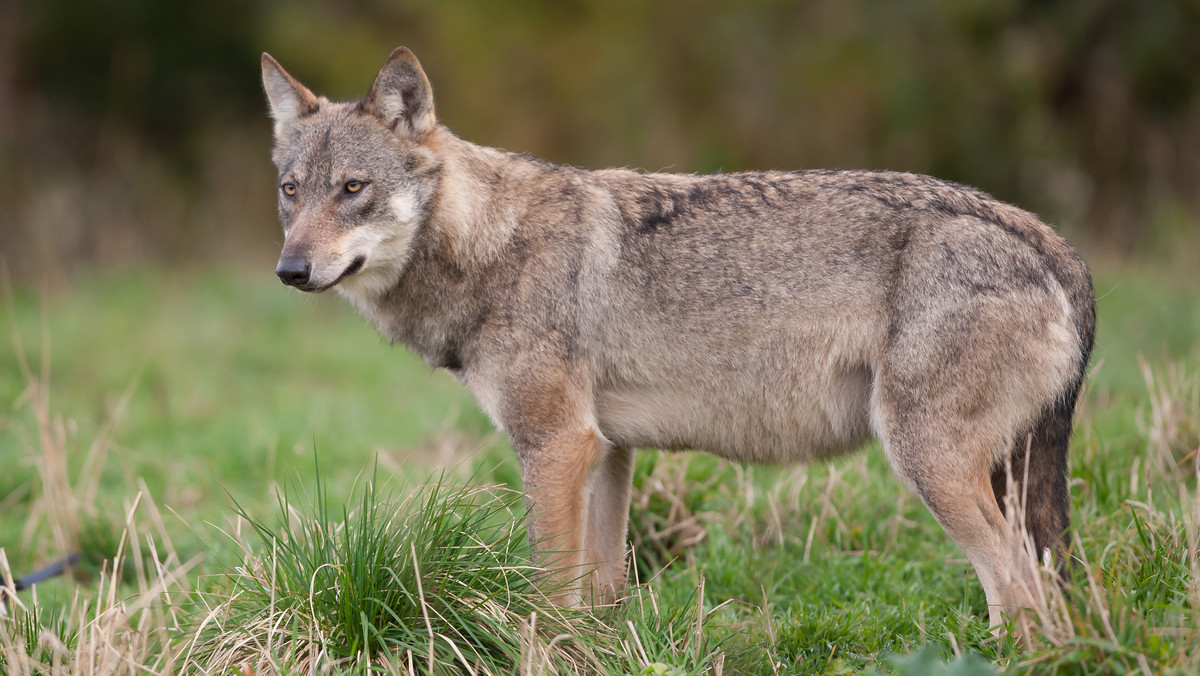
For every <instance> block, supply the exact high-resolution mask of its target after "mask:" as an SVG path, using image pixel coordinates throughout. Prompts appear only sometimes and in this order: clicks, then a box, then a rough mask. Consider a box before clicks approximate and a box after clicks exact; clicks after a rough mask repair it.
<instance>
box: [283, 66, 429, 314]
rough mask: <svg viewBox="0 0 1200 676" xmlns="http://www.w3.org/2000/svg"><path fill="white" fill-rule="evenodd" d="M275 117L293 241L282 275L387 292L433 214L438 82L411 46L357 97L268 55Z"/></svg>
mask: <svg viewBox="0 0 1200 676" xmlns="http://www.w3.org/2000/svg"><path fill="white" fill-rule="evenodd" d="M262 73H263V85H264V87H265V88H266V90H267V99H268V100H269V102H270V107H271V117H272V118H273V119H274V122H275V148H274V151H273V153H272V159H273V160H274V162H275V166H276V167H278V168H279V185H278V191H279V220H280V221H281V222H282V223H283V231H284V244H283V252H282V253H281V254H280V257H279V265H278V267H277V268H276V269H275V272H276V274H278V275H279V278H280V279H281V280H283V283H284V284H287V285H289V286H294V287H296V288H297V289H300V290H302V291H324V290H325V289H328V288H331V287H334V286H338V288H339V290H341V291H343V292H345V293H348V294H356V295H357V294H370V293H377V292H380V291H383V290H385V289H387V288H389V287H390V286H391V285H394V284H395V283H396V281H397V280H398V279H399V277H400V275H401V274H402V273H403V271H404V267H405V264H406V263H407V261H408V259H409V256H410V252H411V246H412V242H413V238H414V237H415V236H416V234H417V232H418V231H419V230H420V228H421V226H422V225H423V223H424V222H425V221H426V219H427V218H428V211H429V205H430V201H431V200H432V198H433V195H434V193H435V192H436V190H437V184H438V176H439V167H440V165H439V162H438V160H437V157H436V156H435V155H434V153H433V152H432V151H431V150H430V149H429V148H428V147H427V146H426V145H425V141H427V140H428V137H429V136H430V135H431V134H432V133H433V132H434V131H435V129H436V127H437V120H436V118H435V117H434V112H433V91H432V89H431V88H430V86H429V80H428V79H427V78H426V77H425V73H424V71H422V70H421V64H420V63H418V62H417V58H416V57H415V56H413V53H412V52H411V51H409V50H408V49H407V48H405V47H400V48H399V49H397V50H396V51H394V52H392V54H391V56H390V57H388V60H387V63H385V64H384V65H383V68H382V69H381V70H380V71H379V75H377V76H376V77H375V82H374V84H373V85H372V86H371V90H370V92H368V93H367V95H366V97H365V98H363V99H362V100H361V101H357V102H353V103H335V102H330V101H329V100H327V99H325V98H324V97H317V96H315V95H314V94H313V93H312V92H311V91H309V90H308V89H307V88H306V87H305V86H304V85H302V84H300V83H299V82H298V81H297V80H296V79H295V78H293V77H292V76H291V75H289V74H288V73H287V72H286V71H284V70H283V68H282V67H281V66H280V65H279V63H278V62H277V61H275V59H273V58H271V57H270V56H269V55H267V54H263V57H262Z"/></svg>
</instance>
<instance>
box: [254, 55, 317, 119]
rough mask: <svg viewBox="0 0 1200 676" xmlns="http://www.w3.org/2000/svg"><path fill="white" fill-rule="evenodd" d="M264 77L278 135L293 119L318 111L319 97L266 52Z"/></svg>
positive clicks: (264, 86) (263, 59)
mask: <svg viewBox="0 0 1200 676" xmlns="http://www.w3.org/2000/svg"><path fill="white" fill-rule="evenodd" d="M262 77H263V89H266V90H267V101H268V102H269V103H270V104H271V119H273V120H275V135H276V136H279V133H280V132H281V131H283V128H284V127H286V126H288V124H290V123H291V122H292V121H293V120H295V119H297V118H300V117H303V116H304V115H310V114H312V113H315V112H317V107H318V105H319V104H318V101H317V97H316V96H315V95H314V94H313V93H312V92H311V91H309V90H308V88H307V87H305V86H304V85H302V84H300V83H299V82H298V81H297V80H296V78H294V77H292V76H291V75H288V72H287V71H286V70H284V69H283V66H280V65H279V62H278V61H276V60H275V59H273V58H271V55H270V54H267V53H266V52H263V55H262Z"/></svg>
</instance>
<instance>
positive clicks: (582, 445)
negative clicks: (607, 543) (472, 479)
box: [514, 428, 624, 606]
mask: <svg viewBox="0 0 1200 676" xmlns="http://www.w3.org/2000/svg"><path fill="white" fill-rule="evenodd" d="M514 446H517V448H516V450H517V456H518V457H519V458H520V460H521V474H522V481H523V482H524V486H525V493H526V495H527V496H528V501H529V524H528V525H529V539H530V541H531V542H532V543H533V546H534V552H535V554H534V555H535V563H537V564H538V565H541V566H544V567H545V568H547V569H548V570H549V571H550V579H549V580H547V582H548V584H547V592H548V593H550V594H551V596H552V598H553V599H554V601H555V602H556V603H558V604H560V605H565V606H577V605H580V604H581V602H582V600H583V596H582V591H583V580H585V579H586V577H585V576H586V575H587V573H588V572H589V571H588V564H591V563H593V562H591V561H588V560H587V552H588V550H590V549H591V548H590V547H588V537H589V533H588V518H587V515H588V513H589V509H588V507H589V505H588V502H589V500H588V498H589V495H588V494H589V492H590V491H589V484H590V483H591V481H592V478H593V475H594V474H596V470H597V468H598V467H599V466H600V465H601V464H602V462H603V460H604V457H605V455H606V452H607V450H608V449H607V446H608V444H606V443H604V441H603V439H602V438H601V437H600V435H599V434H597V433H596V430H595V428H588V429H586V430H581V431H578V432H573V433H559V434H556V435H554V436H553V437H552V438H550V439H546V441H545V443H543V444H538V445H537V446H532V445H524V444H518V443H514ZM623 551H624V550H622V553H623Z"/></svg>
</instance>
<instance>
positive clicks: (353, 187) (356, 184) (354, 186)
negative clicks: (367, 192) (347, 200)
mask: <svg viewBox="0 0 1200 676" xmlns="http://www.w3.org/2000/svg"><path fill="white" fill-rule="evenodd" d="M362 187H363V182H362V181H346V192H358V191H359V190H362Z"/></svg>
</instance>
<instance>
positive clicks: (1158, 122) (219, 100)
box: [0, 0, 1200, 287]
mask: <svg viewBox="0 0 1200 676" xmlns="http://www.w3.org/2000/svg"><path fill="white" fill-rule="evenodd" d="M397 45H407V46H409V47H411V48H412V49H413V50H414V51H415V52H416V54H417V55H418V57H419V58H420V59H421V60H422V63H423V65H424V67H425V70H426V71H427V73H428V74H429V77H430V79H431V80H432V82H433V85H434V90H435V96H436V101H437V107H438V108H437V109H438V114H439V117H440V119H441V120H442V121H443V122H444V123H445V124H447V125H449V126H450V127H451V128H452V129H454V130H455V131H456V132H457V133H458V134H459V135H461V136H463V137H465V138H467V139H469V140H472V141H474V142H477V143H481V144H487V145H494V146H499V147H503V148H506V149H509V150H514V151H521V152H528V153H532V154H534V155H537V156H539V157H543V158H546V159H549V160H552V161H555V162H560V163H568V164H573V165H577V166H581V167H585V168H599V167H605V166H612V165H618V166H629V167H637V168H642V169H647V170H667V171H689V172H691V171H695V172H711V171H739V170H750V169H770V168H781V169H790V168H811V167H846V168H850V167H855V168H858V167H863V168H868V167H869V168H881V169H893V170H902V171H914V172H921V173H929V174H933V175H936V176H939V177H941V178H946V179H951V180H954V181H959V182H963V183H968V184H971V185H975V186H978V187H981V188H983V189H984V190H986V191H989V192H991V193H993V194H995V195H996V196H998V197H1000V198H1002V199H1004V200H1006V201H1010V202H1014V203H1017V204H1019V205H1021V206H1023V207H1026V208H1028V209H1031V210H1033V211H1036V212H1038V213H1039V214H1041V215H1042V216H1043V218H1045V219H1046V220H1048V221H1049V222H1051V223H1053V224H1055V225H1056V226H1058V227H1059V228H1060V229H1061V230H1062V231H1063V232H1064V233H1065V234H1067V236H1068V237H1069V238H1071V239H1072V241H1074V242H1075V243H1076V244H1077V245H1079V246H1080V247H1081V248H1083V249H1084V251H1085V254H1087V255H1089V256H1093V257H1102V258H1113V259H1120V258H1122V257H1128V256H1150V257H1154V256H1169V255H1174V256H1180V255H1185V254H1187V253H1188V252H1187V251H1183V252H1181V251H1180V250H1179V249H1180V247H1179V244H1178V242H1180V241H1192V242H1194V241H1195V238H1194V237H1191V238H1188V237H1185V235H1186V234H1188V233H1194V232H1195V231H1196V230H1197V214H1200V97H1198V93H1200V67H1198V64H1200V2H1196V1H1195V0H1156V1H1153V2H1149V1H1147V2H1132V1H1130V0H1059V1H1048V2H1035V1H1032V0H1024V1H1022V0H940V1H939V0H921V1H917V0H896V1H891V2H879V1H876V0H808V1H805V2H792V1H786V0H744V1H741V2H737V3H734V2H716V1H711V0H686V1H684V0H668V1H665V2H642V1H640V0H568V1H562V0H554V1H551V0H519V1H516V2H495V1H494V0H463V1H460V2H453V3H447V2H437V1H434V0H414V1H409V2H385V1H384V0H358V1H351V0H342V1H332V0H328V1H324V2H317V1H312V2H299V3H297V2H282V1H280V0H209V1H208V2H203V3H168V2H161V1H160V0H91V1H90V2H63V1H58V2H44V1H43V2H31V1H26V0H7V1H6V2H3V3H0V205H2V208H0V243H2V244H0V258H2V259H3V260H4V262H5V263H6V265H7V267H8V269H9V274H10V275H11V276H12V277H14V278H15V279H16V280H17V281H18V283H19V284H20V283H23V282H36V283H48V285H49V286H50V287H54V286H56V285H57V286H61V285H62V284H64V283H68V282H69V281H70V280H72V279H76V278H78V276H79V274H80V273H81V272H82V271H91V270H95V269H96V268H110V267H114V266H127V265H130V264H139V265H141V264H145V263H147V262H148V261H149V262H151V264H152V265H157V264H158V263H160V262H161V263H162V264H163V266H165V267H168V268H174V267H176V266H185V267H186V266H190V265H193V264H196V263H200V264H207V263H208V262H212V261H222V262H231V263H232V264H233V265H240V264H243V263H244V264H245V265H247V266H253V267H254V268H258V269H262V270H263V271H264V274H265V273H269V271H270V270H271V269H273V267H274V262H275V261H274V258H275V253H276V247H277V245H278V242H279V240H280V239H281V238H280V236H279V230H278V225H277V223H276V220H275V215H274V198H275V191H274V189H273V183H274V168H273V167H272V166H271V164H270V161H269V156H268V153H269V145H270V136H269V134H270V129H269V124H268V120H267V116H266V112H265V104H264V97H263V94H262V91H261V85H260V82H259V53H260V52H262V51H268V52H270V53H271V54H272V55H274V56H275V57H277V58H278V59H279V61H280V62H281V63H282V64H283V65H284V66H285V67H286V68H287V69H289V70H290V71H291V72H292V73H293V74H294V75H296V76H297V77H298V78H299V79H301V80H302V81H303V82H304V83H305V84H307V85H308V86H310V87H311V88H312V89H314V90H315V91H317V92H319V93H323V94H326V95H328V96H329V97H331V98H342V99H346V98H355V97H358V96H361V95H362V94H363V93H365V91H366V89H367V88H368V86H369V85H370V82H371V80H372V78H373V77H374V74H375V72H376V71H377V69H378V68H379V66H380V65H381V64H382V62H383V60H384V58H385V57H386V56H387V54H388V53H389V51H390V50H391V49H392V48H394V47H395V46H397ZM1181 237H1183V238H1184V239H1182V240H1181V239H1180V238H1181Z"/></svg>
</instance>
